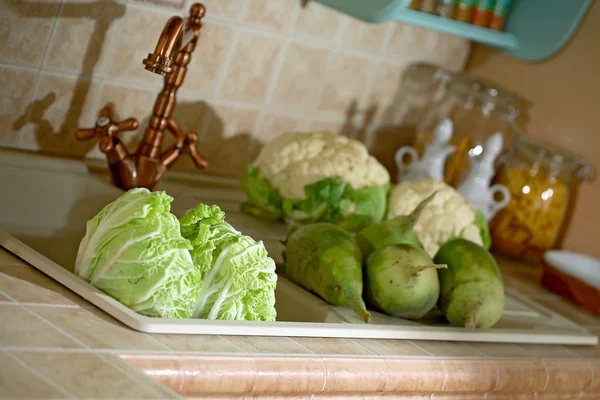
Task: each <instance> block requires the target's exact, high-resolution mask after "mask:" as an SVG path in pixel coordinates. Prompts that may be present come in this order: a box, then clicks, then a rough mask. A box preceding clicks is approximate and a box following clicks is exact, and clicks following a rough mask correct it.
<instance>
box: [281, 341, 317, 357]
mask: <svg viewBox="0 0 600 400" xmlns="http://www.w3.org/2000/svg"><path fill="white" fill-rule="evenodd" d="M285 337H286V338H288V340H289V341H291V342H292V343H295V344H297V345H298V346H300V347H302V348H303V349H304V350H306V351H308V352H309V353H310V354H314V355H315V356H319V355H318V354H317V353H315V352H314V351H312V350H311V349H309V348H308V347H306V346H305V345H303V344H302V343H298V342H296V341H295V340H294V339H292V338H291V337H289V336H285ZM320 357H321V356H319V358H320Z"/></svg>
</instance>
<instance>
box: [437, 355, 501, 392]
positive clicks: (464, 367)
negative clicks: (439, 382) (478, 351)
mask: <svg viewBox="0 0 600 400" xmlns="http://www.w3.org/2000/svg"><path fill="white" fill-rule="evenodd" d="M442 362H443V365H444V368H445V369H446V380H445V381H444V390H447V391H449V392H479V393H485V392H491V391H493V390H495V387H496V381H497V379H498V366H497V363H496V362H495V361H491V362H490V361H473V360H468V361H466V360H465V361H442Z"/></svg>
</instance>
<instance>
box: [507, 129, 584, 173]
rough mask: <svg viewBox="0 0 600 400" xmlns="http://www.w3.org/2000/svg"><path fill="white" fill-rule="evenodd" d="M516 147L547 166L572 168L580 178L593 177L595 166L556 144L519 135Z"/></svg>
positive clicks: (525, 154) (520, 151)
mask: <svg viewBox="0 0 600 400" xmlns="http://www.w3.org/2000/svg"><path fill="white" fill-rule="evenodd" d="M514 146H515V149H516V150H517V151H519V153H521V154H523V155H524V156H525V157H527V158H529V159H531V160H534V161H536V162H538V163H540V164H542V165H544V166H546V167H550V168H553V169H554V168H561V169H569V170H572V173H573V175H574V176H575V177H576V178H577V179H580V180H587V179H593V177H594V172H595V170H594V167H593V166H592V165H591V164H590V163H589V162H587V161H586V160H585V159H584V158H582V157H580V156H578V155H577V154H575V153H573V152H571V151H569V150H567V149H565V148H563V147H561V146H558V145H556V144H553V143H550V142H547V141H545V140H542V139H538V138H532V137H530V136H525V135H518V136H517V138H516V140H515V144H514Z"/></svg>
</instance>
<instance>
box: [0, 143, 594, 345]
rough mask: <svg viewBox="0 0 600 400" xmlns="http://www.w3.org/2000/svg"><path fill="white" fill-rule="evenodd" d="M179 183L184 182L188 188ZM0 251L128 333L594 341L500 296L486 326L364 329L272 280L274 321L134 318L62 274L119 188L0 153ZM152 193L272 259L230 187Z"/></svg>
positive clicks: (529, 305)
mask: <svg viewBox="0 0 600 400" xmlns="http://www.w3.org/2000/svg"><path fill="white" fill-rule="evenodd" d="M189 185H192V186H191V187H190V186H189ZM0 188H1V189H2V195H1V196H0V246H2V247H4V248H6V249H7V250H8V251H10V252H12V253H14V254H15V255H17V256H18V257H20V258H22V259H23V260H25V261H27V262H28V263H30V264H31V265H33V266H34V267H35V268H37V269H38V270H40V271H41V272H43V273H45V274H46V275H48V276H50V277H51V278H53V279H54V280H56V281H57V282H59V283H61V284H62V285H64V286H66V287H67V288H69V289H70V290H72V291H74V292H75V293H77V294H79V295H80V296H82V297H83V298H85V299H86V300H88V301H89V302H90V303H92V304H94V305H95V306H97V307H98V308H100V309H102V310H103V311H105V312H106V313H108V314H110V315H112V316H113V317H114V318H116V319H117V320H119V321H121V322H122V323H123V324H125V325H127V326H129V327H130V328H132V329H135V330H139V331H143V332H149V333H175V334H219V335H260V336H291V337H294V336H312V337H341V338H386V339H419V340H449V341H476V342H504V343H548V344H580V345H586V344H587V345H594V344H597V342H598V338H597V336H596V335H593V334H591V333H589V332H588V331H587V330H585V329H584V328H582V327H581V326H579V325H577V324H576V323H574V322H572V321H570V320H568V319H565V318H563V317H562V316H560V315H558V314H556V313H554V312H552V311H550V310H548V309H546V308H544V307H542V306H540V305H538V304H536V303H534V302H532V301H530V300H527V299H525V298H523V297H521V296H518V295H517V294H516V293H513V292H511V291H507V301H506V307H505V312H504V314H503V316H502V319H501V320H500V321H499V322H498V324H497V325H496V326H494V327H493V328H491V329H487V330H469V329H465V328H457V327H453V326H451V325H449V324H448V323H447V322H445V321H444V320H443V319H442V318H432V319H431V320H430V321H427V322H425V323H423V322H415V321H408V320H403V319H399V318H393V317H389V316H386V315H384V314H380V313H377V312H372V320H371V322H370V323H369V324H365V323H364V322H363V321H362V320H361V319H360V318H358V317H357V316H356V315H355V314H354V313H353V312H352V311H350V310H349V309H346V308H344V307H334V306H331V305H329V304H327V303H326V302H324V301H323V300H321V299H320V298H319V297H318V296H315V295H313V294H311V293H309V292H307V291H305V290H304V289H302V288H300V287H298V286H296V285H294V284H293V283H291V282H289V281H288V280H286V279H285V278H283V277H281V276H280V277H279V280H278V284H277V289H276V308H277V314H278V318H277V321H276V322H250V321H214V320H200V319H188V320H177V319H160V318H150V317H145V316H142V315H139V314H137V313H135V312H133V311H131V310H130V309H128V308H127V307H125V306H123V305H122V304H121V303H119V302H118V301H116V300H114V299H112V298H111V297H110V296H108V295H106V294H104V293H102V292H101V291H99V290H97V289H96V288H94V287H93V286H91V285H89V284H88V283H86V282H85V281H83V280H81V279H79V278H78V277H77V276H75V275H73V274H72V273H71V270H72V268H73V262H74V259H75V256H76V252H77V247H78V245H79V241H80V240H81V238H82V236H83V234H84V232H85V222H86V221H87V220H88V219H90V218H91V217H93V216H94V215H95V214H96V213H97V212H98V211H99V210H100V209H101V208H102V207H103V206H104V205H105V204H106V203H108V202H110V201H112V200H114V199H115V198H116V197H118V196H119V195H120V194H121V193H122V192H121V191H120V190H118V189H116V188H115V187H113V186H111V185H110V184H108V183H107V182H106V180H105V178H98V177H94V176H90V175H89V173H88V171H87V169H86V168H85V166H84V165H83V164H81V163H77V162H73V161H64V160H54V159H48V158H42V157H38V156H27V157H23V156H22V155H18V154H13V153H4V152H3V151H0ZM159 189H164V190H166V191H167V192H168V193H169V194H170V195H172V196H173V197H175V199H176V200H175V201H174V202H173V207H172V210H173V212H174V213H175V214H176V215H178V216H179V215H181V214H182V213H183V212H184V211H185V210H186V209H188V208H190V207H193V206H194V205H195V204H197V203H198V202H206V203H212V204H218V205H219V206H221V207H222V208H223V210H224V211H225V212H226V213H227V219H228V220H229V221H230V222H231V223H232V224H233V225H234V226H235V227H236V228H237V229H239V230H241V231H242V232H244V233H246V234H249V235H251V236H253V237H254V238H255V239H256V240H263V241H264V242H265V245H266V246H267V249H268V251H269V253H270V255H271V256H272V257H273V258H274V259H275V260H276V262H280V261H281V259H280V254H281V250H282V249H283V247H282V245H281V243H280V242H279V239H281V238H282V235H283V234H284V233H285V228H284V227H283V226H281V225H279V224H270V223H267V222H264V221H259V220H256V219H254V218H250V217H248V216H246V215H244V214H241V213H239V202H240V200H241V199H243V194H242V193H241V192H240V191H239V190H238V189H236V188H232V187H231V186H230V187H225V186H221V187H218V185H217V186H215V185H214V184H210V185H209V184H208V183H202V182H200V183H198V182H193V183H191V184H188V185H187V186H182V185H178V184H175V183H169V182H167V181H165V182H164V183H162V184H161V186H160V187H159Z"/></svg>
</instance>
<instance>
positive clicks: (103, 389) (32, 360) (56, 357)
mask: <svg viewBox="0 0 600 400" xmlns="http://www.w3.org/2000/svg"><path fill="white" fill-rule="evenodd" d="M17 356H18V357H19V358H20V359H21V360H23V361H25V362H26V363H27V364H29V366H30V367H32V368H34V369H36V370H37V371H39V372H41V373H42V374H44V375H45V376H47V377H48V378H50V379H51V380H52V381H54V382H56V383H58V384H59V385H61V386H62V387H64V388H65V389H67V390H68V391H69V392H71V393H73V394H74V395H76V396H78V397H83V398H100V397H102V398H145V399H147V398H152V399H156V398H162V396H163V395H164V393H158V392H157V391H155V390H153V389H152V388H151V387H149V386H148V385H144V384H141V383H138V382H136V381H134V380H133V379H131V378H130V377H128V376H127V375H126V374H124V373H122V372H121V371H119V370H118V369H116V368H115V367H114V366H112V365H110V364H108V363H107V362H106V361H104V360H103V359H102V358H100V357H99V356H98V355H96V354H86V353H38V352H36V353H19V354H17Z"/></svg>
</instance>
